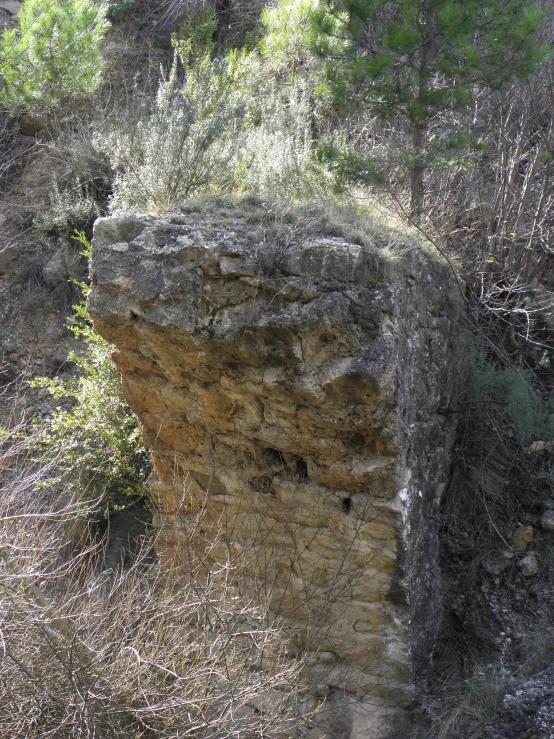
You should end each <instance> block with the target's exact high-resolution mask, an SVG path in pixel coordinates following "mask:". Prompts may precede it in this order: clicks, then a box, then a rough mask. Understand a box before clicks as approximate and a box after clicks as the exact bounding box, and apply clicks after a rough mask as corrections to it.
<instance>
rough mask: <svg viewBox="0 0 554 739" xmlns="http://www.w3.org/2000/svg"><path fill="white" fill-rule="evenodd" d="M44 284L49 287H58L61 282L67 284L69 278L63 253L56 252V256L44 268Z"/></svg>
mask: <svg viewBox="0 0 554 739" xmlns="http://www.w3.org/2000/svg"><path fill="white" fill-rule="evenodd" d="M42 275H43V278H44V282H45V283H46V284H47V285H48V286H49V287H56V286H57V285H59V284H60V283H61V282H66V281H67V279H68V277H69V272H68V269H67V264H66V261H65V257H64V255H63V254H62V252H56V254H54V256H53V257H52V258H51V259H50V261H48V262H47V263H46V264H45V265H44V267H43V268H42Z"/></svg>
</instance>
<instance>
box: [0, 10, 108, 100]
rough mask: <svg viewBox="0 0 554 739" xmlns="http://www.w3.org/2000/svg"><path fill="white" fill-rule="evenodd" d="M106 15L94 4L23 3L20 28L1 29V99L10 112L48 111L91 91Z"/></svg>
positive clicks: (98, 76)
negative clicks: (2, 84) (2, 81)
mask: <svg viewBox="0 0 554 739" xmlns="http://www.w3.org/2000/svg"><path fill="white" fill-rule="evenodd" d="M106 12H107V5H106V4H105V3H104V2H95V0H25V2H24V3H23V6H22V8H21V10H20V12H19V26H18V27H17V28H15V29H12V30H8V29H5V30H4V33H3V35H2V41H1V44H0V74H1V75H2V77H3V78H4V82H5V86H4V87H3V88H2V90H1V93H0V94H1V99H2V101H3V102H4V103H5V104H6V105H7V106H8V108H9V109H10V110H11V111H12V112H18V111H20V110H28V111H48V110H52V109H56V108H58V107H59V106H60V105H62V104H63V103H64V102H65V101H67V100H70V99H73V98H82V97H86V96H89V95H90V94H91V93H92V92H94V90H95V89H96V88H97V87H98V85H99V84H100V81H101V75H102V56H101V54H100V42H101V41H102V39H103V37H104V35H105V33H106V31H107V30H108V28H109V23H108V21H107V20H106Z"/></svg>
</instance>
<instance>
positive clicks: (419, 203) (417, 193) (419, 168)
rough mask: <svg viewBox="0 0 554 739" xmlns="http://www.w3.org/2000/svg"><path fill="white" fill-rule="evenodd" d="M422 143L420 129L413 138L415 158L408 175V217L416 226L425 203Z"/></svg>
mask: <svg viewBox="0 0 554 739" xmlns="http://www.w3.org/2000/svg"><path fill="white" fill-rule="evenodd" d="M424 143H425V129H420V130H418V131H417V132H416V134H415V136H414V144H415V158H414V162H413V164H412V171H411V175H410V189H411V193H410V216H411V217H412V219H413V220H414V221H415V223H416V224H419V223H420V221H421V216H422V214H423V206H424V201H425V189H424V184H423V178H424V175H425V168H426V167H425V152H424V150H423V146H424Z"/></svg>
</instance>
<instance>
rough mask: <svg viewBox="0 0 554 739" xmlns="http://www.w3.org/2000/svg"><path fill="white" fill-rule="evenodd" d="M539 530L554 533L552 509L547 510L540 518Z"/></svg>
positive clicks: (553, 511)
mask: <svg viewBox="0 0 554 739" xmlns="http://www.w3.org/2000/svg"><path fill="white" fill-rule="evenodd" d="M541 528H542V529H544V530H545V531H554V509H552V508H548V509H547V510H546V511H545V512H544V513H543V514H542V516H541Z"/></svg>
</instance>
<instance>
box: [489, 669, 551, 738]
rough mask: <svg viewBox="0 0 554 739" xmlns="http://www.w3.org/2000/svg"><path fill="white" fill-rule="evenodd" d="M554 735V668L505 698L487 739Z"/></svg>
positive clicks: (522, 685)
mask: <svg viewBox="0 0 554 739" xmlns="http://www.w3.org/2000/svg"><path fill="white" fill-rule="evenodd" d="M552 736H554V666H551V667H549V668H547V669H546V670H543V671H542V672H539V673H537V674H536V675H534V676H533V677H532V678H530V679H529V680H526V681H525V682H524V683H522V684H520V685H518V686H517V687H516V688H515V689H513V690H511V691H510V692H509V693H508V694H507V695H506V696H505V697H504V699H503V701H502V705H501V706H500V708H499V709H498V711H497V713H496V717H495V721H494V723H492V724H490V725H489V726H488V727H487V728H486V729H485V730H484V732H483V739H551V737H552Z"/></svg>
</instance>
